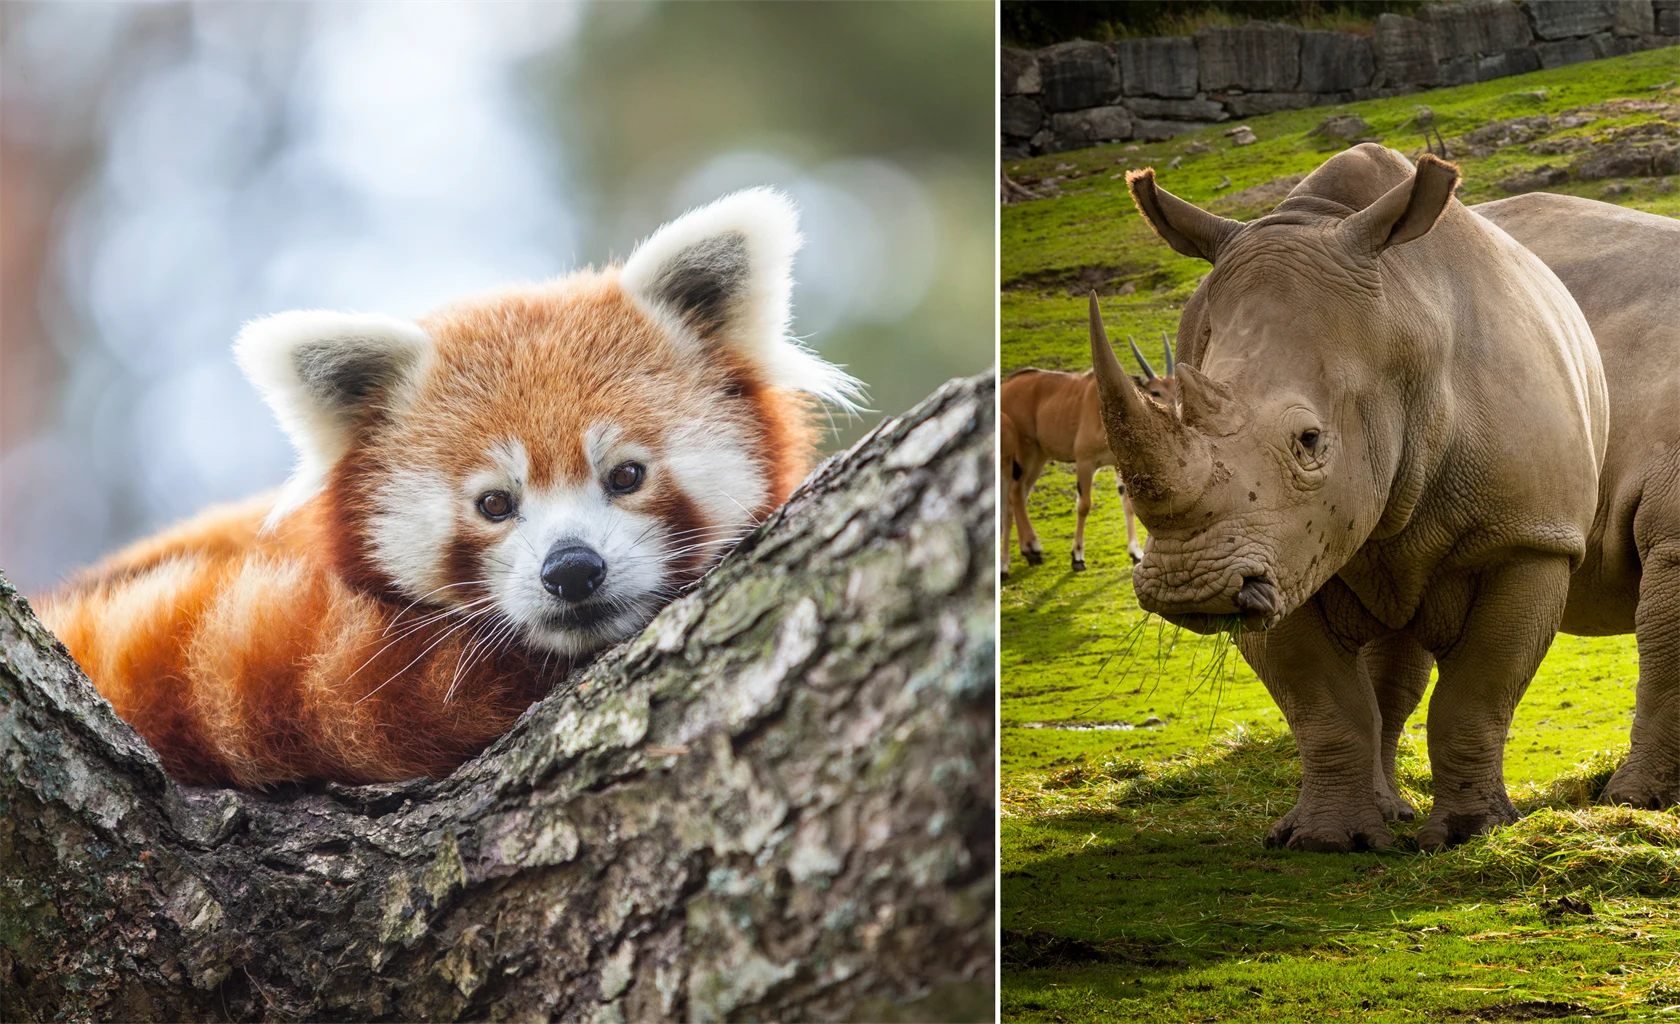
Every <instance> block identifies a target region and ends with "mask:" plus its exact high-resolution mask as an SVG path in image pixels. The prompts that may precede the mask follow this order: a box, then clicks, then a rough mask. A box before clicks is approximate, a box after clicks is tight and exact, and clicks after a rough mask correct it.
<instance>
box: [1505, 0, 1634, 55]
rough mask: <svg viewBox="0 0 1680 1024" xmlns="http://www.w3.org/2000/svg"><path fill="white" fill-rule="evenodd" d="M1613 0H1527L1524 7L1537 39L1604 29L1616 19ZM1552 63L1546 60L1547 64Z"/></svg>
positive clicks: (1582, 34)
mask: <svg viewBox="0 0 1680 1024" xmlns="http://www.w3.org/2000/svg"><path fill="white" fill-rule="evenodd" d="M1615 2H1616V0H1528V3H1527V4H1525V5H1524V9H1525V10H1527V11H1528V19H1529V21H1531V22H1533V23H1534V34H1535V35H1537V36H1539V37H1540V38H1541V39H1568V38H1570V37H1571V36H1590V35H1592V34H1593V33H1595V32H1608V31H1610V29H1611V27H1612V26H1613V25H1614V24H1615V23H1616V16H1615V12H1614V11H1613V10H1612V5H1613V4H1614V3H1615ZM1554 66H1556V65H1550V64H1548V65H1547V67H1554Z"/></svg>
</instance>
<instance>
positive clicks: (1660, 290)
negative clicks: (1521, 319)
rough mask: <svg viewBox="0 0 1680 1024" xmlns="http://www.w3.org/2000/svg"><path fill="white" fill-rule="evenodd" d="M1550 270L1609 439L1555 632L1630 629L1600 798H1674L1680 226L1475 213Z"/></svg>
mask: <svg viewBox="0 0 1680 1024" xmlns="http://www.w3.org/2000/svg"><path fill="white" fill-rule="evenodd" d="M1470 209H1471V210H1472V211H1473V212H1475V213H1478V214H1480V215H1481V216H1483V217H1485V218H1487V219H1488V220H1490V221H1492V222H1493V223H1495V224H1497V225H1499V226H1500V227H1501V228H1503V229H1504V230H1505V232H1506V233H1507V234H1509V235H1510V236H1511V237H1513V238H1515V239H1516V240H1517V241H1519V242H1521V243H1522V244H1523V246H1524V247H1526V248H1527V249H1528V250H1529V251H1530V252H1532V253H1534V254H1535V255H1536V256H1538V257H1540V259H1541V260H1543V261H1544V262H1545V264H1546V266H1548V267H1550V268H1551V270H1552V272H1553V273H1555V274H1557V276H1558V278H1559V279H1561V280H1562V281H1563V283H1564V285H1565V286H1566V287H1568V289H1569V291H1570V294H1572V295H1573V296H1574V297H1575V301H1576V303H1578V304H1579V305H1580V307H1581V312H1582V313H1584V314H1585V315H1586V318H1587V323H1588V324H1589V325H1590V326H1591V327H1592V331H1593V337H1594V338H1595V339H1596V341H1597V342H1598V352H1599V357H1600V358H1601V359H1602V361H1603V363H1604V378H1605V382H1606V384H1607V385H1608V386H1609V389H1610V447H1609V450H1608V451H1607V452H1606V453H1605V456H1604V466H1603V469H1602V470H1601V471H1600V474H1599V481H1598V516H1597V518H1596V519H1595V520H1594V522H1593V528H1592V532H1591V533H1590V534H1588V536H1587V559H1586V562H1585V564H1583V565H1582V566H1581V568H1580V569H1579V570H1577V571H1576V573H1575V578H1574V579H1573V580H1572V581H1571V583H1570V588H1569V604H1568V607H1566V608H1565V609H1564V612H1563V631H1564V632H1566V633H1578V634H1581V635H1585V636H1605V635H1611V634H1617V633H1635V634H1636V635H1637V636H1638V641H1639V688H1638V690H1637V691H1636V697H1635V707H1634V715H1633V749H1632V751H1631V752H1630V753H1629V754H1628V759H1627V761H1626V763H1624V764H1623V765H1622V767H1621V768H1620V769H1618V770H1617V772H1616V774H1615V775H1614V776H1613V777H1612V778H1611V779H1610V782H1609V784H1608V785H1606V786H1605V788H1604V795H1603V799H1604V800H1605V801H1606V802H1608V803H1623V804H1632V805H1634V806H1635V807H1646V808H1652V809H1658V808H1663V807H1669V806H1672V805H1673V804H1675V803H1676V802H1680V221H1676V220H1671V219H1669V218H1667V217H1658V216H1655V215H1654V214H1649V213H1641V212H1639V211H1637V210H1624V209H1622V208H1620V207H1617V206H1612V205H1610V204H1609V203H1600V202H1596V201H1594V200H1591V199H1579V198H1576V197H1575V196H1559V195H1547V194H1545V193H1540V192H1536V193H1532V194H1529V195H1524V196H1516V197H1514V198H1511V199H1501V200H1500V201H1499V202H1496V203H1484V204H1482V205H1480V206H1473V207H1471V208H1470Z"/></svg>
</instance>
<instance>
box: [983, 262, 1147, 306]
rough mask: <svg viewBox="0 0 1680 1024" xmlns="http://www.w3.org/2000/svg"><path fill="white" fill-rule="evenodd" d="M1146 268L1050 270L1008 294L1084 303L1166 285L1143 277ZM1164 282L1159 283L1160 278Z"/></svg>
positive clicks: (1015, 283)
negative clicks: (1058, 297) (1092, 297)
mask: <svg viewBox="0 0 1680 1024" xmlns="http://www.w3.org/2000/svg"><path fill="white" fill-rule="evenodd" d="M1142 272H1143V268H1142V267H1136V266H1108V265H1102V264H1096V265H1092V266H1086V267H1075V268H1073V269H1072V270H1046V271H1043V272H1040V273H1037V274H1022V275H1021V276H1020V277H1017V278H1015V279H1014V280H1012V281H1009V282H1007V283H1006V284H1005V285H1004V286H1003V290H1004V291H1006V292H1036V293H1038V294H1040V295H1058V294H1061V295H1067V296H1068V297H1069V298H1075V299H1082V298H1084V297H1085V296H1087V295H1089V294H1091V293H1092V292H1096V293H1097V294H1098V295H1133V294H1136V293H1137V292H1139V291H1148V290H1150V289H1151V288H1154V287H1156V286H1157V285H1159V284H1162V283H1164V282H1165V281H1166V278H1165V277H1161V276H1160V275H1150V276H1149V277H1148V278H1143V277H1140V276H1139V275H1140V274H1142ZM1157 277H1159V278H1160V279H1159V280H1157V279H1156V278H1157Z"/></svg>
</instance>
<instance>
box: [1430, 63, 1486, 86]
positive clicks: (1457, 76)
mask: <svg viewBox="0 0 1680 1024" xmlns="http://www.w3.org/2000/svg"><path fill="white" fill-rule="evenodd" d="M1476 60H1477V58H1475V57H1454V58H1453V59H1452V60H1444V61H1442V62H1441V63H1440V64H1438V65H1436V68H1435V84H1436V85H1437V86H1446V85H1470V84H1471V83H1473V82H1475V81H1476Z"/></svg>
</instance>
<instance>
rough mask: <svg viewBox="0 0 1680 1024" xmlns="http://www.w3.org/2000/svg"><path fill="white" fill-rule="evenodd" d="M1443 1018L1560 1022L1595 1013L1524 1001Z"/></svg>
mask: <svg viewBox="0 0 1680 1024" xmlns="http://www.w3.org/2000/svg"><path fill="white" fill-rule="evenodd" d="M1442 1016H1444V1017H1447V1018H1450V1019H1454V1020H1559V1019H1561V1018H1564V1017H1591V1016H1593V1012H1592V1009H1591V1008H1590V1007H1586V1006H1580V1005H1578V1004H1576V1003H1558V1002H1553V1001H1551V1000H1547V999H1524V1000H1521V1001H1520V1002H1515V1003H1499V1004H1497V1005H1495V1006H1478V1007H1476V1008H1475V1009H1471V1010H1448V1011H1447V1012H1446V1013H1444V1014H1442Z"/></svg>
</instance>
